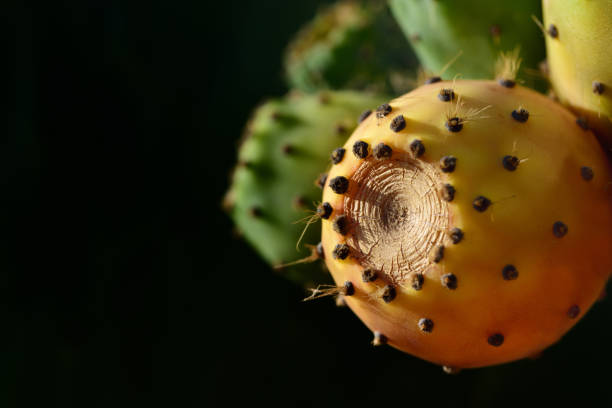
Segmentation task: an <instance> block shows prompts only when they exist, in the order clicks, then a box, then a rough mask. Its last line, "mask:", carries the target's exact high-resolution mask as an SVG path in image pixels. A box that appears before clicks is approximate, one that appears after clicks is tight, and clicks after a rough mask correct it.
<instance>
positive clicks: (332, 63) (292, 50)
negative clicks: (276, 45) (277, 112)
mask: <svg viewBox="0 0 612 408" xmlns="http://www.w3.org/2000/svg"><path fill="white" fill-rule="evenodd" d="M416 66H417V61H416V57H415V55H414V53H413V52H412V50H411V48H410V45H409V44H408V42H407V41H406V40H405V39H403V38H402V34H401V31H400V29H399V27H398V26H397V23H396V22H395V21H394V20H393V17H391V15H390V13H389V10H388V9H387V8H386V7H385V3H384V2H383V1H339V2H337V3H334V4H333V5H331V6H329V7H328V8H325V9H323V10H322V11H320V12H319V13H318V14H317V15H316V16H315V18H314V20H312V21H311V22H310V23H309V24H308V25H306V26H305V27H303V28H302V29H301V30H300V32H299V33H298V34H297V35H296V37H295V38H294V39H293V41H292V42H291V43H290V44H289V46H288V48H287V51H286V54H285V76H286V78H287V82H288V83H289V86H291V87H293V88H296V89H301V90H303V91H305V92H313V91H315V90H318V89H367V90H370V91H372V92H379V93H380V92H392V93H394V94H397V93H403V92H407V91H408V90H409V89H411V88H412V86H408V85H406V83H405V81H404V80H402V78H404V79H405V78H408V77H413V76H414V72H415V67H416Z"/></svg>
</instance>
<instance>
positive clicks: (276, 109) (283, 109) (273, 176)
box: [225, 91, 388, 285]
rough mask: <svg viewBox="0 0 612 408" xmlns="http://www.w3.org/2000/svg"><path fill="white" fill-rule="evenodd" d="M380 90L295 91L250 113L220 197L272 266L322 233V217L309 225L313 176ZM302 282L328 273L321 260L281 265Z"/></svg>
mask: <svg viewBox="0 0 612 408" xmlns="http://www.w3.org/2000/svg"><path fill="white" fill-rule="evenodd" d="M387 99H388V98H386V97H376V96H372V95H370V94H367V93H358V92H352V91H342V92H331V91H325V92H320V93H317V94H302V93H299V92H293V93H291V94H289V95H288V96H287V97H285V98H281V99H275V100H271V101H268V102H267V103H265V104H263V105H262V106H260V107H259V108H258V109H257V110H256V111H255V113H254V115H253V117H252V119H251V121H250V123H249V125H248V126H247V129H246V133H245V138H244V141H243V143H242V145H241V147H240V151H239V153H238V165H237V166H236V169H235V171H234V174H233V178H232V185H231V187H230V190H229V191H228V193H227V195H226V199H225V205H226V208H227V210H228V212H229V213H230V215H231V217H232V218H233V219H234V221H235V223H236V225H237V227H238V229H239V230H240V232H241V233H242V234H243V236H244V238H245V239H246V240H247V241H248V242H249V243H250V244H251V245H252V246H253V247H254V248H255V249H256V250H257V251H258V252H259V253H260V254H261V256H262V257H263V258H264V259H265V260H266V261H267V262H268V263H270V264H271V265H272V266H277V265H280V264H285V263H288V262H292V261H295V260H298V259H301V258H305V257H307V256H309V254H310V250H309V249H308V248H307V247H305V244H311V245H316V244H317V243H318V242H319V241H320V235H321V229H320V222H314V223H312V224H311V225H310V227H309V229H308V230H307V232H306V234H305V235H304V237H303V239H302V244H301V246H300V250H299V251H298V250H296V243H297V241H298V239H299V237H300V234H301V233H302V231H303V230H304V227H305V223H304V222H301V223H295V222H296V221H297V220H300V219H303V218H305V217H308V216H309V215H313V214H314V211H315V209H316V203H318V202H319V201H320V199H321V190H320V189H319V188H318V187H317V186H316V183H315V180H317V179H318V178H319V176H320V175H321V174H323V173H325V172H326V170H327V168H328V167H329V166H330V164H331V162H330V154H331V152H332V150H334V149H335V148H337V147H339V146H342V145H343V144H344V142H345V141H346V139H347V138H348V136H349V135H350V134H351V133H352V131H353V130H354V129H355V127H356V126H357V123H358V118H359V116H360V114H361V113H362V112H363V111H364V110H367V109H371V110H373V109H375V108H376V107H377V106H378V105H379V104H380V103H381V102H382V101H384V100H387ZM280 272H281V273H282V274H284V275H286V276H287V277H288V278H290V279H291V280H293V281H295V282H298V283H300V284H303V285H307V284H311V283H321V282H326V281H329V276H328V275H327V273H326V272H324V270H323V269H322V265H321V264H320V263H316V264H314V265H313V264H302V265H295V266H291V267H288V268H282V269H280Z"/></svg>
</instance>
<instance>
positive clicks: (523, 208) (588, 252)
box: [322, 81, 612, 368]
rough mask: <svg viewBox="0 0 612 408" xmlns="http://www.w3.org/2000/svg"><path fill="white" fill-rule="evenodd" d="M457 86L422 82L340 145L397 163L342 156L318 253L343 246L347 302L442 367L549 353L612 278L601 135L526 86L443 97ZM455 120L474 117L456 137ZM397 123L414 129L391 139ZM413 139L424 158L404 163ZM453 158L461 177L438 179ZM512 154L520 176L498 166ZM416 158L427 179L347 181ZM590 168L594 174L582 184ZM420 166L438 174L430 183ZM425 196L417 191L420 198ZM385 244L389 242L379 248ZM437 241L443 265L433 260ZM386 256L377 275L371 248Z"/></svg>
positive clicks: (470, 84)
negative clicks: (451, 121) (342, 227)
mask: <svg viewBox="0 0 612 408" xmlns="http://www.w3.org/2000/svg"><path fill="white" fill-rule="evenodd" d="M451 87H453V83H452V82H441V83H436V84H431V85H424V86H422V87H420V88H418V89H416V90H414V91H413V92H411V93H409V94H407V95H404V96H402V97H399V98H397V99H394V100H392V101H391V102H389V105H390V107H391V112H390V113H388V114H387V115H386V116H384V115H380V117H376V115H372V116H370V117H369V118H368V119H367V120H365V121H364V122H362V124H361V125H360V126H359V127H358V128H357V129H356V131H355V132H354V133H353V135H352V136H351V137H350V138H349V139H348V141H347V142H346V143H345V149H346V150H347V151H350V148H351V147H352V146H353V145H354V143H355V142H356V141H362V142H366V143H368V145H369V146H370V147H371V150H370V152H372V151H373V148H374V147H375V146H377V145H378V144H379V143H384V144H386V145H388V146H390V147H391V148H392V149H393V156H392V157H391V159H386V160H387V161H384V160H379V161H377V160H378V159H376V158H374V157H373V155H372V153H370V155H369V156H368V158H366V159H360V158H357V157H356V156H355V155H347V157H346V158H345V159H344V160H343V161H342V162H341V163H339V164H337V165H334V166H333V167H332V169H331V171H330V172H329V179H330V180H333V179H335V178H336V177H345V178H347V179H348V180H349V182H348V190H347V191H346V193H344V194H338V193H336V192H334V191H333V190H332V189H331V188H330V187H329V186H326V187H325V189H324V192H323V201H325V202H329V203H330V204H331V206H332V207H333V213H332V217H330V220H323V221H322V243H323V248H324V250H325V252H326V253H328V254H329V253H332V251H333V250H334V248H335V247H336V246H337V245H339V244H340V245H341V244H345V245H348V246H349V250H350V254H349V256H348V257H347V258H346V259H340V258H336V259H334V258H333V257H330V256H327V257H326V259H325V262H326V264H327V266H328V269H329V270H330V273H331V274H332V276H333V278H334V281H335V282H336V284H337V285H338V286H341V285H344V284H345V282H347V281H350V282H351V283H352V284H353V288H354V294H353V295H352V296H346V297H345V301H346V303H347V304H348V306H349V307H350V308H351V309H352V310H353V311H354V312H355V313H356V314H357V316H358V317H359V318H360V319H361V320H362V321H363V322H364V323H365V324H366V326H367V327H368V328H370V329H371V330H372V331H373V332H377V333H379V334H382V335H384V336H385V337H386V339H387V340H388V343H389V344H391V345H392V346H394V347H396V348H398V349H400V350H403V351H405V352H408V353H410V354H413V355H415V356H417V357H420V358H422V359H425V360H428V361H431V362H434V363H437V364H440V365H443V366H448V367H456V368H468V367H481V366H488V365H494V364H500V363H504V362H509V361H513V360H516V359H521V358H525V357H528V356H530V355H533V354H535V353H537V352H538V351H540V350H542V349H544V348H546V347H548V346H549V345H551V344H553V343H554V342H556V341H558V340H559V339H560V338H561V336H562V335H563V334H564V333H566V332H567V331H568V330H569V329H570V328H571V327H572V326H573V325H574V324H575V323H576V322H577V321H578V320H579V319H580V318H581V317H582V316H583V315H584V313H585V312H586V311H587V310H588V309H589V308H590V307H591V305H592V304H593V302H594V301H595V300H596V299H597V297H598V296H599V294H600V292H601V290H602V288H603V287H604V285H605V282H606V280H607V279H608V276H609V273H610V271H612V251H610V245H611V244H612V199H611V198H612V197H611V189H610V186H609V180H610V179H611V178H610V176H611V173H610V168H609V167H608V164H607V161H606V158H605V155H604V153H603V151H602V149H601V148H600V146H599V145H598V143H597V140H596V138H595V137H594V135H593V134H592V133H591V132H589V131H584V130H583V129H581V128H580V127H579V126H578V125H577V124H576V123H575V120H576V118H575V116H574V115H573V114H571V113H570V112H569V111H567V110H566V109H564V108H563V107H562V106H560V105H559V104H556V103H555V102H554V101H552V100H550V99H549V98H547V97H545V96H543V95H541V94H538V93H536V92H534V91H531V90H529V89H527V88H523V87H521V86H519V85H516V86H515V87H514V88H510V89H509V88H505V87H502V86H501V85H499V84H498V83H497V82H495V81H457V82H456V83H455V85H454V88H453V90H454V93H455V95H456V98H457V99H455V100H454V102H442V101H441V100H440V99H438V97H437V95H438V94H439V93H440V90H441V88H451ZM459 98H461V101H463V103H464V105H461V102H459V103H457V101H458V100H459ZM457 105H459V108H457ZM488 105H490V107H489V108H486V106H488ZM519 105H520V106H522V107H523V108H524V109H525V110H526V111H528V112H529V117H528V119H527V120H526V121H524V122H520V121H518V120H516V119H515V118H513V116H512V113H511V112H513V111H520V109H518V107H519ZM470 109H474V110H470ZM457 110H458V115H457V116H458V117H460V118H461V117H462V116H466V115H465V114H466V113H467V116H468V118H467V119H468V120H466V121H465V122H463V123H462V125H463V126H462V128H461V130H459V131H455V132H451V131H449V129H448V128H447V127H446V122H447V119H448V118H449V117H450V116H453V115H454V114H455V113H456V111H457ZM478 110H480V113H478ZM399 114H402V115H403V116H404V118H405V122H406V126H405V128H404V129H403V130H401V131H400V132H395V131H393V130H392V129H390V123H392V121H393V119H394V118H395V117H396V116H397V115H399ZM415 140H420V141H421V142H422V144H423V146H424V147H425V151H424V153H423V154H422V155H420V157H419V158H418V159H407V158H406V157H405V156H403V155H404V154H405V155H408V156H409V155H410V153H409V152H411V150H413V149H411V146H412V145H413V144H414V141H415ZM402 152H407V153H402ZM449 155H452V156H453V157H454V158H456V162H455V164H456V165H455V167H454V169H453V171H451V172H442V171H439V170H438V169H440V162H441V159H442V158H444V157H447V156H449ZM507 155H512V156H517V157H518V158H519V159H520V161H519V164H518V166H517V167H516V168H515V169H514V170H509V169H508V168H506V167H505V166H504V160H503V158H504V157H505V156H507ZM412 157H414V156H412ZM410 160H412V162H411V163H414V162H416V163H417V165H418V166H420V168H421V169H423V170H420V171H415V172H413V173H412V174H407V175H406V177H405V178H404V177H403V176H404V173H401V174H402V177H401V178H395V179H393V183H387V184H380V185H378V187H377V186H376V184H375V183H374V182H372V183H370V180H368V179H367V178H366V179H359V183H357V182H355V181H354V180H353V177H357V175H359V174H372V172H373V171H372V172H371V173H367V172H363V173H361V172H362V169H364V168H367V167H366V166H370V167H369V168H371V169H372V168H373V169H376V168H377V167H376V166H379V167H378V168H381V167H382V166H383V164H384V165H391V164H393V163H392V162H393V161H395V163H396V164H394V165H403V164H405V163H409V162H410ZM510 162H512V161H510ZM390 163H391V164H390ZM586 166H588V167H589V168H590V169H591V170H592V171H593V174H594V177H593V178H589V177H588V176H587V177H584V174H583V173H584V171H583V170H582V169H583V167H586ZM447 168H448V167H447ZM426 170H427V171H428V172H429V174H430V175H431V174H434V175H435V177H433V179H431V180H434V182H432V183H431V184H427V183H429V181H428V180H430V179H426V178H424V177H425V174H426ZM587 173H589V172H587ZM389 174H390V173H389ZM423 180H425V181H426V182H427V183H425V184H423V183H424V182H422V181H423ZM446 184H450V185H452V186H453V187H454V189H455V193H454V198H453V199H452V201H450V202H447V201H442V200H440V199H436V198H435V197H436V195H435V190H436V189H438V188H440V187H443V186H444V185H446ZM413 186H416V187H414V188H413ZM417 187H419V188H422V189H421V190H419V191H413V190H416V189H417ZM394 188H395V190H394ZM363 191H365V192H366V193H363V194H362V192H363ZM377 191H379V192H381V193H377ZM396 191H399V193H396ZM360 194H362V195H360ZM368 194H369V195H370V197H372V198H371V200H372V201H371V203H372V204H371V205H370V206H369V207H368V205H366V204H367V202H368V200H369V198H367V197H368ZM479 196H484V197H485V198H488V199H489V200H490V205H489V206H488V207H487V206H484V210H482V208H483V207H482V206H478V205H477V204H478V203H480V204H482V202H479V201H478V200H476V198H477V197H479ZM356 197H362V198H363V197H366V199H363V200H362V201H361V202H360V203H359V204H358V205H357V207H355V208H358V209H359V212H352V211H351V208H353V207H351V205H353V204H354V203H355V202H356V201H357V199H356ZM421 197H425V198H426V199H427V200H429V201H432V202H434V207H435V209H436V210H435V211H430V212H429V213H428V212H427V211H426V210H427V209H428V208H430V204H428V202H426V200H424V199H422V198H421ZM411 200H412V201H411ZM436 200H438V201H436ZM385 203H387V204H385ZM368 208H370V210H369V211H368V210H367V209H368ZM477 208H480V210H477ZM341 214H344V215H346V216H347V218H348V231H349V232H348V233H347V234H346V235H342V234H339V233H338V232H336V231H334V229H333V225H332V224H333V223H332V221H331V220H332V219H333V217H335V216H337V215H341ZM421 214H425V215H427V214H429V218H427V217H425V218H423V217H421ZM440 215H442V216H440ZM437 216H440V217H439V220H440V221H439V222H438V221H436V220H438V218H436V217H437ZM402 217H407V218H406V219H403V218H402ZM420 217H421V218H420ZM559 221H561V222H563V224H562V225H560V224H559V223H558V222H559ZM364 223H365V224H367V225H366V226H365V227H364V226H363V224H364ZM400 223H401V225H400ZM396 225H400V226H401V228H399V229H398V228H397V227H396ZM431 225H433V226H431ZM564 226H565V227H566V228H564ZM438 227H440V228H439V229H438ZM367 228H370V229H372V230H375V229H376V228H380V229H381V231H382V233H381V234H380V235H378V236H374V237H370V238H372V239H370V244H367V243H365V244H364V243H363V242H364V240H362V241H360V237H358V236H357V234H358V233H361V236H362V237H366V236H367V234H366V233H367V231H366V229H367ZM454 228H460V230H461V231H462V232H463V236H462V238H461V239H460V240H459V241H458V243H456V244H453V243H452V242H451V240H450V239H449V237H450V235H448V236H445V235H446V234H448V233H449V232H451V231H452V230H453V229H454ZM360 231H361V232H360ZM363 231H365V232H363ZM402 231H406V232H402ZM423 231H425V232H423ZM362 232H363V233H362ZM402 233H403V234H404V235H403V236H402V235H400V234H402ZM564 233H565V234H564ZM387 236H391V237H392V238H393V239H391V240H387V241H385V239H386V238H385V237H387ZM414 236H418V237H419V238H420V241H418V242H416V241H415V238H414ZM373 238H377V239H376V240H375V239H373ZM394 241H395V242H398V243H394ZM372 242H373V243H374V244H372ZM378 242H381V243H380V245H379V248H382V249H381V250H377V249H376V244H378ZM440 244H441V245H443V246H444V251H443V257H442V258H441V259H439V258H436V257H432V258H428V255H429V254H431V253H432V252H431V250H432V249H435V246H436V245H440ZM358 246H359V247H362V248H363V249H364V251H360V250H358V249H357V248H358ZM368 246H369V247H368ZM398 246H399V248H400V249H399V250H397V248H398ZM389 247H394V248H395V251H396V253H397V254H395V253H394V252H393V251H391V252H390V255H391V256H389V257H388V258H384V259H382V258H381V259H382V260H380V261H379V263H378V265H371V264H368V263H373V261H372V259H373V256H374V255H373V254H375V253H376V251H379V252H380V253H383V254H385V253H387V252H385V251H389ZM413 247H414V248H417V249H418V250H414V249H413ZM399 252H401V255H400V254H399ZM433 253H434V254H436V251H434V252H433ZM404 257H405V258H407V259H410V260H411V263H407V262H405V261H403V260H402V259H403V258H404ZM381 262H385V263H384V264H383V267H381V264H380V263H381ZM391 262H395V263H394V264H392V263H391ZM366 265H367V266H368V267H369V268H373V269H375V270H376V269H377V270H378V276H379V278H378V279H377V280H375V281H373V282H372V281H369V280H367V279H366V281H364V279H363V278H362V274H363V271H364V269H365V266H366ZM390 265H391V266H390ZM412 265H418V266H419V268H420V269H419V270H415V269H416V268H413V266H412ZM509 265H510V266H511V267H508V266H509ZM512 267H513V268H514V269H513V268H512ZM392 271H395V272H393V273H392ZM400 272H401V273H400ZM517 272H518V276H517ZM419 274H422V275H421V277H422V278H423V281H422V283H421V285H415V286H416V287H417V289H418V290H417V289H415V288H414V287H415V286H413V285H414V282H415V281H413V280H411V279H410V278H411V277H413V276H416V275H419ZM449 274H452V275H453V276H454V278H452V277H449ZM443 283H445V284H446V287H445V286H444V285H443ZM388 285H391V287H393V288H394V290H395V293H394V295H395V298H393V299H391V300H390V301H387V300H388V298H387V299H385V295H388V294H389V291H388V289H387V288H388ZM424 318H425V319H430V320H431V322H432V324H429V323H427V322H426V321H425V323H423V322H422V321H421V319H424ZM430 327H432V329H431V330H430V331H429V332H427V331H425V330H423V328H425V329H427V328H430Z"/></svg>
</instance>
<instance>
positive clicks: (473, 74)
mask: <svg viewBox="0 0 612 408" xmlns="http://www.w3.org/2000/svg"><path fill="white" fill-rule="evenodd" d="M389 5H390V7H391V11H392V13H393V15H394V16H395V18H396V20H397V22H398V23H399V25H400V27H401V28H402V30H403V31H404V34H405V35H406V37H408V39H409V40H410V42H411V44H412V46H413V48H414V51H415V52H416V54H417V56H418V57H419V60H420V61H421V64H422V65H423V67H424V68H425V69H426V70H428V71H431V72H433V73H438V74H440V73H441V71H442V70H443V69H444V67H445V66H446V65H447V64H449V62H451V61H452V60H453V59H454V58H455V57H456V56H457V55H458V53H459V52H462V54H461V55H460V56H459V57H458V58H457V59H456V60H455V61H454V62H453V63H452V64H451V65H449V66H448V68H447V69H446V71H445V72H444V74H445V75H444V78H450V79H452V78H454V77H455V75H457V74H460V75H461V77H462V78H466V79H469V78H472V79H480V78H492V77H493V75H494V74H495V73H494V69H495V62H496V60H497V58H498V55H499V53H500V52H508V51H510V50H513V49H515V47H517V46H519V47H520V53H521V56H522V58H523V67H530V68H537V67H538V64H539V63H540V62H541V61H542V60H544V58H545V55H544V44H543V41H542V40H541V34H540V32H539V31H538V27H537V26H536V24H534V22H533V20H532V17H531V16H532V15H535V16H539V15H540V4H539V2H537V1H533V0H519V1H512V2H496V3H495V5H494V6H492V5H491V3H490V2H487V1H482V0H467V1H455V0H435V1H434V0H389ZM523 79H525V80H527V81H528V82H529V83H530V84H531V83H532V82H533V81H532V79H530V78H527V77H525V76H523Z"/></svg>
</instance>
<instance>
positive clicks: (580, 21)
mask: <svg viewBox="0 0 612 408" xmlns="http://www.w3.org/2000/svg"><path fill="white" fill-rule="evenodd" d="M542 8H543V12H544V28H545V29H546V30H547V32H548V33H547V35H546V50H547V54H548V67H549V70H550V74H549V75H550V82H551V83H552V86H553V88H554V91H555V93H556V95H557V97H558V98H559V100H560V101H561V102H562V103H563V104H565V105H567V106H569V107H570V108H571V109H572V110H573V111H574V112H575V113H576V114H577V115H580V116H583V117H585V118H586V121H587V124H588V126H589V127H590V128H592V129H593V131H595V133H596V134H597V137H598V138H599V140H600V141H601V143H602V145H603V146H604V147H605V148H606V149H608V151H610V149H611V148H612V63H611V62H612V60H611V58H610V44H611V43H612V28H611V26H610V21H611V20H612V2H610V1H581V0H554V1H550V0H544V1H543V3H542ZM551 25H552V26H554V27H555V30H553V31H552V32H553V35H554V34H555V31H556V36H553V35H551V30H550V27H551ZM594 82H599V83H601V84H603V93H601V94H599V93H597V92H594V86H593V85H594Z"/></svg>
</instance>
